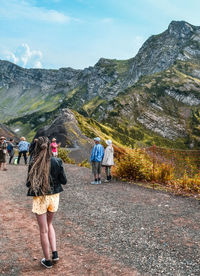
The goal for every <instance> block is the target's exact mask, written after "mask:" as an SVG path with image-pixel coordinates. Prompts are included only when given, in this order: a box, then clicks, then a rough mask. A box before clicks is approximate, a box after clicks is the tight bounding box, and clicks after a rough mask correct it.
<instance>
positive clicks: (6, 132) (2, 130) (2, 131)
mask: <svg viewBox="0 0 200 276" xmlns="http://www.w3.org/2000/svg"><path fill="white" fill-rule="evenodd" d="M0 136H4V137H5V138H6V139H7V140H9V139H11V138H12V139H14V140H15V142H19V137H17V136H16V134H15V133H14V132H13V131H12V130H11V129H9V128H8V127H7V126H5V125H4V124H0Z"/></svg>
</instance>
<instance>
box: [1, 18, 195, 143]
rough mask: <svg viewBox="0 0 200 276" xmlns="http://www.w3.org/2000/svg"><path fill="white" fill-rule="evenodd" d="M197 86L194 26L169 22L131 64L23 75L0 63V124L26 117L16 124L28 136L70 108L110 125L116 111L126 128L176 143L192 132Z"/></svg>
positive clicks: (108, 62) (24, 71) (103, 64)
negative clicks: (147, 132)
mask: <svg viewBox="0 0 200 276" xmlns="http://www.w3.org/2000/svg"><path fill="white" fill-rule="evenodd" d="M199 80H200V27H197V26H193V25H191V24H189V23H187V22H184V21H172V22H171V23H170V25H169V27H168V29H167V30H166V31H164V32H163V33H161V34H159V35H154V36H151V37H150V38H149V39H148V40H147V41H146V42H145V43H144V45H143V46H142V47H141V49H140V50H139V52H138V54H137V55H136V56H135V57H134V58H131V59H129V60H121V61H120V60H109V59H103V58H101V59H100V60H99V61H98V62H97V64H96V65H95V66H94V67H89V68H85V69H84V70H74V69H71V68H61V69H59V70H44V69H23V68H21V67H19V66H16V65H14V64H12V63H10V62H7V61H0V96H1V101H0V112H1V118H0V121H2V122H5V121H8V120H9V119H13V118H26V122H24V119H19V120H18V119H16V120H18V123H17V127H19V128H20V129H21V130H22V133H23V131H25V132H26V133H27V132H28V131H29V132H30V130H31V129H32V130H34V131H36V130H37V128H38V127H39V125H40V124H41V125H44V124H45V121H46V119H47V117H48V118H51V120H52V119H53V118H55V116H57V115H58V113H59V110H60V109H62V108H66V107H69V108H72V109H75V110H77V111H79V112H81V113H82V114H84V115H86V116H93V117H94V118H96V119H97V120H100V121H101V122H105V123H107V122H109V123H110V124H111V123H112V122H113V121H115V120H113V119H112V118H113V116H114V117H115V115H116V113H117V114H118V115H120V120H119V121H121V123H122V124H123V125H124V128H125V125H126V124H125V121H127V120H128V118H129V116H131V118H134V120H133V121H132V122H133V123H135V124H136V125H137V124H138V125H139V126H140V127H142V128H144V129H146V130H150V131H152V132H153V133H157V134H158V135H161V136H162V137H166V138H168V139H178V138H182V137H187V136H188V135H191V133H192V130H191V128H190V125H191V120H192V118H193V117H192V116H193V115H192V114H194V112H195V111H194V110H193V109H195V110H197V111H198V109H199V105H200V98H199V92H200V88H199ZM130 91H132V96H130V93H131V92H130ZM127 99H128V101H127ZM177 106H178V107H179V109H177ZM177 110H179V112H178V113H176V111H177ZM193 111H194V112H193ZM30 114H33V115H31V117H30V116H29V115H30ZM49 114H50V115H49ZM184 114H187V116H186V115H184ZM185 116H186V117H187V118H186V117H185ZM32 118H36V120H35V122H37V126H36V125H35V123H34V122H33V120H32ZM122 118H123V120H122ZM16 120H15V121H13V122H15V123H16V122H17V121H16ZM122 121H123V122H122ZM22 122H23V123H22ZM15 123H13V124H11V125H12V127H15ZM48 124H49V122H48ZM128 125H129V124H128Z"/></svg>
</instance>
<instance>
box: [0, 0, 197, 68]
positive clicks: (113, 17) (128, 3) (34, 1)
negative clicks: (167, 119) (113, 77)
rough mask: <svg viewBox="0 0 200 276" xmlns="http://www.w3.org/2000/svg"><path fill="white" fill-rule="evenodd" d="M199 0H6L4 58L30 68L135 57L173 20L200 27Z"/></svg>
mask: <svg viewBox="0 0 200 276" xmlns="http://www.w3.org/2000/svg"><path fill="white" fill-rule="evenodd" d="M199 14H200V1H199V0H190V1H186V0H0V59H6V60H10V61H12V62H14V63H16V64H18V65H20V66H23V67H26V68H30V67H35V68H56V69H57V68H60V67H72V68H75V69H82V68H85V67H88V66H93V65H94V64H95V63H96V62H97V61H98V60H99V58H101V57H104V58H116V59H128V58H131V57H134V56H135V55H136V53H137V52H138V50H139V48H140V47H141V46H142V44H143V42H144V41H145V40H146V39H147V38H148V37H149V36H151V35H152V34H158V33H161V32H163V31H164V30H165V29H167V27H168V25H169V23H170V22H171V21H172V20H185V21H187V22H189V23H191V24H193V25H197V26H200V16H199Z"/></svg>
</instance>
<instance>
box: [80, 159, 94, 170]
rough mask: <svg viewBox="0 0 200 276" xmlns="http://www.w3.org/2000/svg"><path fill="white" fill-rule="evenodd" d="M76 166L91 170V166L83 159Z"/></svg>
mask: <svg viewBox="0 0 200 276" xmlns="http://www.w3.org/2000/svg"><path fill="white" fill-rule="evenodd" d="M78 166H79V167H86V168H88V169H91V164H90V163H89V162H88V160H87V159H85V160H83V161H82V162H81V163H79V164H78Z"/></svg>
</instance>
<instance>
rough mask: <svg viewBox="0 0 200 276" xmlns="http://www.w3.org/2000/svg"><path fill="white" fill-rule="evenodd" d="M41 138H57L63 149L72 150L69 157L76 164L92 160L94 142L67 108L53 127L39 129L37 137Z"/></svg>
mask: <svg viewBox="0 0 200 276" xmlns="http://www.w3.org/2000/svg"><path fill="white" fill-rule="evenodd" d="M39 136H47V137H49V139H50V140H51V139H52V138H56V140H57V142H58V143H61V147H67V148H68V149H69V150H70V154H69V156H70V157H71V158H73V159H74V160H75V161H76V162H81V161H83V160H86V159H87V160H90V153H91V150H92V147H93V140H91V139H90V138H88V137H86V136H85V135H83V134H82V131H81V130H80V127H79V125H78V121H77V120H76V117H75V116H74V113H73V112H72V111H71V110H69V109H67V108H66V109H63V110H61V112H60V114H59V115H58V117H56V119H55V120H54V121H53V122H52V124H51V125H49V126H45V127H43V128H41V129H39V130H38V132H37V133H36V136H35V137H39Z"/></svg>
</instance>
